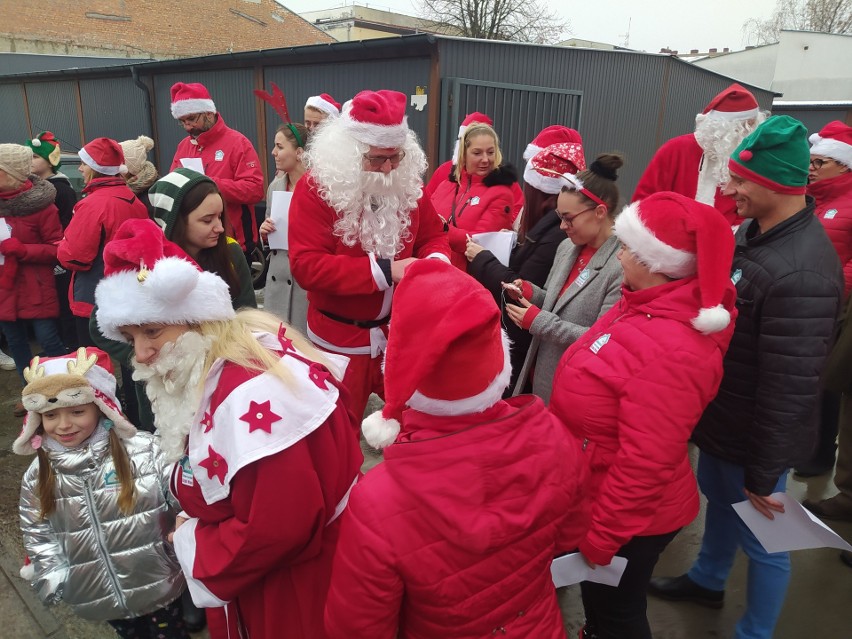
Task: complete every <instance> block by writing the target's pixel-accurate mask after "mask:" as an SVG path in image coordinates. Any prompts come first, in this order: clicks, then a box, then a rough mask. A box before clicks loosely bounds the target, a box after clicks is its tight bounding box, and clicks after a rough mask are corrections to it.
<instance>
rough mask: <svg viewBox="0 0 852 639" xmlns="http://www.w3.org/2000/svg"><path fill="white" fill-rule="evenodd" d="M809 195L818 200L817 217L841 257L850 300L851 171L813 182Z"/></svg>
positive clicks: (851, 276)
mask: <svg viewBox="0 0 852 639" xmlns="http://www.w3.org/2000/svg"><path fill="white" fill-rule="evenodd" d="M808 195H811V196H813V198H814V200H816V211H815V213H816V216H817V217H818V218H819V221H820V222H822V225H823V227H824V228H825V232H826V233H828V239H830V240H831V243H832V244H833V245H834V248H835V250H836V251H837V255H838V256H839V257H840V264H841V266H843V279H844V281H845V283H846V295H847V297H848V295H849V291H850V290H852V171H848V172H846V173H843V174H842V175H838V176H837V177H833V178H829V179H827V180H819V181H818V182H813V183H812V184H810V185H808Z"/></svg>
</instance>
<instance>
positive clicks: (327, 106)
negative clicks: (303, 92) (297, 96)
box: [305, 95, 340, 117]
mask: <svg viewBox="0 0 852 639" xmlns="http://www.w3.org/2000/svg"><path fill="white" fill-rule="evenodd" d="M305 106H306V107H313V108H314V109H316V110H317V111H322V112H323V113H327V114H328V115H330V116H331V117H336V116H338V115H340V111H338V110H337V107H336V106H334V105H333V104H332V103H331V102H329V101H328V100H325V99H323V98H322V97H321V96H318V95H312V96H311V97H309V98H308V99H307V100H306V101H305Z"/></svg>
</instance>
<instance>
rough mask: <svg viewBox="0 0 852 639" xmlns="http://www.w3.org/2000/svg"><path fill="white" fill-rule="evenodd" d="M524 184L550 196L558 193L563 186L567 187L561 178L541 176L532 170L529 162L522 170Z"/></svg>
mask: <svg viewBox="0 0 852 639" xmlns="http://www.w3.org/2000/svg"><path fill="white" fill-rule="evenodd" d="M524 183H525V184H529V185H530V186H532V187H533V188H536V189H538V190H539V191H541V192H542V193H548V194H550V195H555V194H557V193H559V192H560V191H561V190H562V187H563V186H567V185H566V183H565V180H563V179H562V178H561V177H557V176H555V175H554V176H552V177H551V176H547V175H542V174H541V173H539V172H538V171H536V170H535V169H534V168H532V167H531V166H530V163H529V162H527V166H526V168H525V169H524Z"/></svg>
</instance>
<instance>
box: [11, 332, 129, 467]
mask: <svg viewBox="0 0 852 639" xmlns="http://www.w3.org/2000/svg"><path fill="white" fill-rule="evenodd" d="M24 379H25V380H26V381H27V385H26V386H25V387H24V390H23V392H22V393H21V401H22V403H23V404H24V408H26V409H27V416H26V419H24V425H23V428H21V433H20V434H19V435H18V438H17V439H16V440H15V442H14V443H13V444H12V450H13V451H14V452H15V453H17V454H18V455H33V454H35V451H36V449H37V448H39V447H40V446H41V436H40V435H37V434H36V433H37V431H38V428H39V426H41V415H42V413H46V412H48V411H50V410H54V409H56V408H68V407H70V406H82V405H84V404H95V406H97V407H98V409H100V411H101V412H102V413H103V414H104V417H106V418H107V419H108V420H109V422H106V423H105V427H106V428H108V429H109V428H115V431H116V433H118V435H119V437H121V438H123V439H127V438H128V437H133V436H134V435H135V434H136V427H135V426H133V424H131V423H130V422H129V421H127V418H126V417H125V416H124V414H123V413H122V412H121V405H120V404H119V403H118V398H117V396H116V393H115V387H116V385H115V376H114V375H113V372H112V362H111V361H110V359H109V355H107V354H106V353H104V352H103V351H102V350H100V349H99V348H94V347H88V348H86V347H80V348H78V349H77V352H76V353H73V354H71V355H62V356H60V357H48V358H45V359H41V358H39V357H35V358H33V360H32V362H30V365H29V366H28V367H27V368H25V369H24Z"/></svg>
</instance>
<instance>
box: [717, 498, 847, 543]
mask: <svg viewBox="0 0 852 639" xmlns="http://www.w3.org/2000/svg"><path fill="white" fill-rule="evenodd" d="M772 497H774V498H775V499H777V500H778V501H780V502H781V503H782V504H784V512H783V513H775V512H774V513H773V515H775V519H768V518H767V517H764V516H763V515H761V514H760V513H759V512H757V510H756V509H755V507H754V506H752V505H751V502H750V501H741V502H739V503H737V504H733V508H734V510H735V511H736V513H737V514H738V515H739V516H740V518H741V519H742V520H743V521H744V522H745V524H746V526H748V527H749V529H750V530H751V531H752V532H753V533H754V536H755V537H757V540H758V541H759V542H760V543H761V545H762V546H763V548H764V549H765V550H766V552H789V551H791V550H805V549H807V548H840V549H841V550H849V551H852V546H850V545H849V544H848V543H847V542H845V541H844V540H843V539H842V538H841V537H840V536H839V535H838V534H837V533H836V532H834V531H833V530H832V529H831V528H829V527H828V526H826V525H825V524H824V523H822V522H821V521H820V520H819V519H817V518H816V517H815V516H814V515H812V514H811V513H810V512H808V511H807V510H805V508H804V507H802V505H801V504H800V503H799V502H797V501H796V500H795V499H793V498H792V497H790V496H789V495H787V493H775V494H773V495H772Z"/></svg>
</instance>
